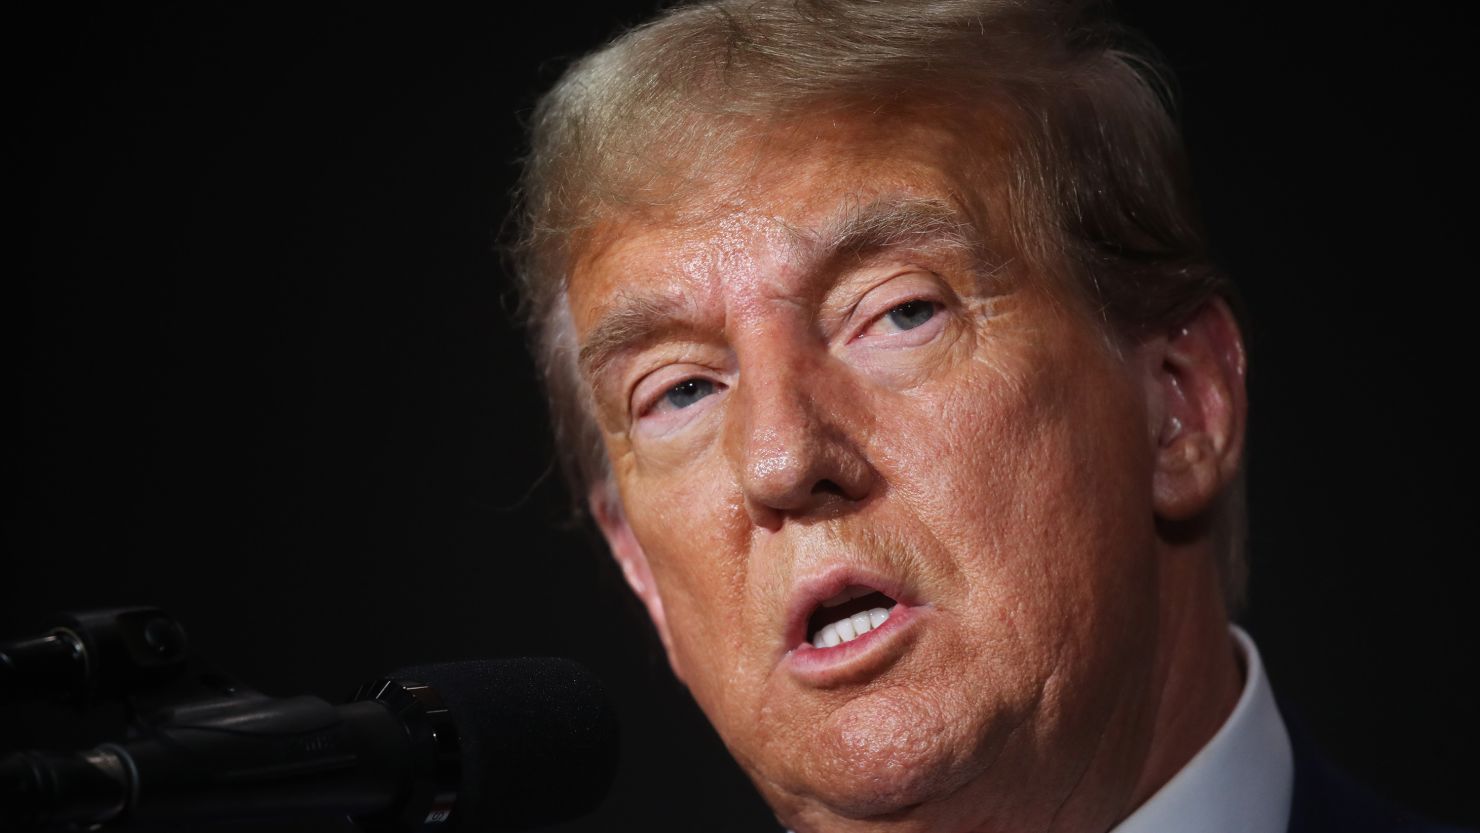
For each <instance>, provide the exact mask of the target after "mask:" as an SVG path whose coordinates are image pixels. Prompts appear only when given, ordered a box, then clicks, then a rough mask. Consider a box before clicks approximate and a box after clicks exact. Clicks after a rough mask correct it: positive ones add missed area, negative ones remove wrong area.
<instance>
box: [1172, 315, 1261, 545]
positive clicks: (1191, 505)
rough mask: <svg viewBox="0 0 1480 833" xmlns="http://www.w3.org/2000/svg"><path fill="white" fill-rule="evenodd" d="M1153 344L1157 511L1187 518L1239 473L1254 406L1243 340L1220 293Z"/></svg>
mask: <svg viewBox="0 0 1480 833" xmlns="http://www.w3.org/2000/svg"><path fill="white" fill-rule="evenodd" d="M1155 344H1156V347H1155V350H1156V353H1155V354H1154V355H1153V356H1151V357H1150V358H1151V363H1152V365H1153V367H1152V368H1151V375H1152V380H1151V385H1152V386H1153V389H1152V391H1151V397H1152V398H1151V401H1152V402H1153V407H1152V412H1153V415H1154V418H1156V419H1157V420H1158V422H1159V424H1158V425H1157V426H1155V430H1154V431H1153V434H1152V436H1153V437H1154V438H1155V443H1156V449H1155V454H1156V460H1155V475H1154V481H1153V484H1152V490H1153V501H1154V504H1155V508H1156V513H1157V515H1158V516H1159V517H1162V518H1164V519H1166V520H1171V521H1183V520H1189V519H1191V518H1194V517H1196V516H1198V515H1199V514H1201V513H1202V512H1204V511H1206V510H1207V509H1208V508H1209V507H1210V506H1212V504H1213V502H1214V501H1215V500H1216V499H1217V497H1218V496H1219V494H1221V493H1222V491H1223V490H1224V488H1226V487H1227V485H1228V483H1229V482H1230V481H1232V480H1233V478H1234V477H1235V476H1236V475H1237V474H1238V470H1239V465H1240V461H1241V459H1242V456H1243V441H1244V426H1245V420H1246V418H1247V410H1248V404H1247V394H1246V392H1245V387H1244V377H1245V374H1246V370H1247V364H1246V358H1245V355H1244V344H1243V339H1242V338H1241V337H1240V335H1239V328H1238V323H1237V322H1236V321H1235V320H1234V317H1233V312H1232V311H1231V310H1230V309H1229V308H1228V304H1227V303H1226V302H1224V301H1223V300H1222V299H1214V300H1212V301H1209V302H1208V303H1206V304H1204V305H1203V306H1202V307H1201V308H1200V309H1199V310H1198V311H1197V312H1196V313H1195V314H1194V315H1193V316H1192V317H1191V318H1189V319H1188V320H1186V321H1185V322H1183V323H1182V324H1181V325H1179V326H1178V327H1177V328H1176V329H1175V330H1174V331H1172V332H1170V333H1168V334H1166V336H1164V337H1163V338H1162V339H1158V340H1157V341H1156V342H1155Z"/></svg>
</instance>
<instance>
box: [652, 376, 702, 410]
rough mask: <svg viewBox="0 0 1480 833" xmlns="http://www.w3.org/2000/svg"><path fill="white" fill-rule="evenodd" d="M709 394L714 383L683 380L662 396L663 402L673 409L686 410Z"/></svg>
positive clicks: (700, 380) (699, 380)
mask: <svg viewBox="0 0 1480 833" xmlns="http://www.w3.org/2000/svg"><path fill="white" fill-rule="evenodd" d="M711 393H714V383H713V382H711V381H709V380H708V379H685V380H683V381H682V382H679V383H678V384H676V385H674V386H673V387H671V388H669V389H668V392H667V393H664V394H663V402H664V403H666V404H668V405H670V406H672V407H674V408H687V407H689V406H690V405H692V404H694V403H695V402H698V401H699V400H700V399H703V398H704V397H706V396H708V395H710V394H711Z"/></svg>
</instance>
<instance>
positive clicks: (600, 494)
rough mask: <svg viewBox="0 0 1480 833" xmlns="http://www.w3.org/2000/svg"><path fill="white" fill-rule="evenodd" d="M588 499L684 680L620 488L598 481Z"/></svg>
mask: <svg viewBox="0 0 1480 833" xmlns="http://www.w3.org/2000/svg"><path fill="white" fill-rule="evenodd" d="M586 500H587V505H588V506H590V507H591V514H592V516H593V517H594V518H595V519H596V525H597V527H599V528H600V529H601V535H602V537H604V538H605V539H606V543H607V546H608V547H610V548H611V551H612V556H613V557H614V558H616V560H617V565H618V566H620V567H621V568H622V577H623V578H625V579H626V580H627V586H628V587H631V588H632V592H634V593H636V594H637V598H638V599H640V600H641V601H642V604H643V606H644V607H646V608H647V612H648V617H649V618H650V619H652V621H653V626H654V627H656V628H657V629H658V638H659V639H660V640H662V642H663V650H664V652H665V653H667V655H668V664H669V665H670V666H671V667H672V668H673V673H674V674H675V675H676V676H677V677H678V679H679V680H683V678H684V676H683V669H682V668H681V667H680V666H679V662H678V656H677V655H676V654H675V653H674V652H673V641H672V639H670V638H669V631H668V617H667V616H666V615H665V614H664V612H663V597H662V596H660V595H658V587H657V585H656V584H655V583H654V582H653V573H652V569H651V568H650V567H649V566H648V560H647V553H645V552H644V551H643V549H642V544H641V543H639V542H638V540H637V535H636V534H635V533H634V532H633V531H632V526H631V524H629V523H628V522H627V515H626V513H625V512H624V511H623V510H622V502H621V499H620V498H619V497H617V494H616V488H615V487H614V486H612V485H610V484H608V483H601V484H598V485H596V486H593V487H592V488H591V490H590V492H589V493H588V494H587V496H586Z"/></svg>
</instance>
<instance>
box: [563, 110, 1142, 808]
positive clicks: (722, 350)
mask: <svg viewBox="0 0 1480 833" xmlns="http://www.w3.org/2000/svg"><path fill="white" fill-rule="evenodd" d="M813 128H816V129H813ZM759 147H760V146H759V145H756V146H753V147H751V148H750V149H749V150H750V152H751V153H753V154H756V155H753V156H746V157H743V158H741V157H739V156H738V155H737V157H736V158H737V169H743V170H745V171H747V173H746V174H745V175H744V177H743V178H742V179H741V180H738V181H734V180H732V181H727V182H724V183H719V182H716V183H715V184H714V185H713V187H710V188H707V189H701V192H700V193H694V192H690V193H688V194H687V195H686V199H685V200H684V201H683V205H682V211H679V210H675V211H673V212H669V213H667V214H662V215H658V214H654V213H653V212H649V213H648V214H645V215H643V216H633V217H628V218H625V219H623V220H622V221H620V222H613V223H609V224H608V225H607V226H605V227H604V228H603V229H601V232H602V237H601V240H602V241H603V242H602V243H601V244H600V245H597V246H591V247H588V250H587V251H586V252H585V253H584V256H583V257H582V258H581V259H580V261H579V263H578V266H577V269H576V270H575V274H574V276H573V278H572V282H571V287H570V291H569V295H568V299H569V302H570V308H571V312H572V316H573V319H574V323H575V328H576V332H577V337H578V339H579V340H580V343H581V344H582V345H583V347H584V348H585V355H584V358H585V360H586V362H587V370H588V374H589V378H590V380H591V382H592V386H593V390H594V395H595V401H596V409H597V412H598V417H599V421H600V423H601V425H602V428H603V432H604V435H605V438H606V444H607V450H608V453H609V455H610V459H611V467H612V472H613V478H614V484H615V486H616V489H617V491H618V493H619V495H620V499H621V511H620V513H615V512H612V511H610V510H608V511H606V512H605V513H603V516H602V519H601V520H602V525H603V528H604V530H605V531H606V533H607V535H608V538H609V540H610V541H611V543H612V545H613V549H614V550H615V551H616V553H617V555H618V557H619V558H620V559H621V560H622V561H623V564H624V567H625V568H626V569H627V571H628V575H629V577H631V578H633V580H634V584H635V585H636V586H637V589H638V592H639V594H640V595H642V596H643V598H644V600H645V601H646V602H647V603H648V606H649V609H650V611H651V612H652V613H653V615H654V618H655V620H656V622H657V624H658V627H659V629H660V631H661V632H662V634H663V636H664V638H665V643H666V644H667V646H668V649H669V653H670V658H671V661H672V663H673V665H674V668H675V671H676V672H677V673H678V674H679V676H680V677H681V678H682V679H683V680H684V682H685V683H686V684H687V685H688V686H689V688H690V690H691V691H692V692H693V694H694V696H695V698H696V699H697V700H698V702H699V704H700V706H701V707H702V708H703V709H704V711H705V713H706V714H707V715H708V716H709V718H710V719H711V720H712V721H713V722H714V724H715V726H716V727H717V729H718V730H719V733H720V734H721V736H722V737H723V738H724V740H725V741H726V743H727V744H728V746H729V748H730V749H731V751H732V752H733V754H734V755H735V756H736V758H737V759H738V760H739V762H740V763H741V765H742V766H743V767H744V768H745V769H746V770H747V772H749V773H750V774H751V776H752V778H753V779H754V780H755V782H756V784H757V785H758V787H759V788H760V789H761V790H762V792H763V793H765V795H766V797H767V799H768V800H769V801H770V802H771V804H772V806H773V807H775V808H776V809H777V810H778V813H779V814H780V815H781V817H782V819H783V820H784V821H786V822H787V823H788V824H791V825H794V826H797V827H801V828H807V827H814V826H818V825H822V824H824V823H832V824H840V823H841V824H842V825H843V826H847V823H848V820H869V821H870V822H871V823H875V822H880V821H886V822H891V823H895V824H897V825H898V826H900V827H902V828H910V827H920V826H922V825H926V824H930V825H940V824H945V825H948V826H967V825H975V824H981V823H987V822H990V821H991V819H993V818H1001V819H1012V820H1014V823H1015V824H1018V825H1021V824H1025V823H1026V824H1029V825H1031V824H1033V823H1034V822H1038V823H1041V824H1042V826H1045V827H1046V826H1048V823H1049V821H1050V818H1049V815H1048V814H1049V813H1051V812H1052V810H1053V807H1052V802H1053V797H1054V796H1063V795H1067V794H1068V792H1069V791H1070V790H1071V789H1072V788H1073V786H1074V782H1075V780H1076V779H1077V778H1078V777H1080V776H1082V775H1083V773H1084V772H1085V769H1086V768H1087V767H1088V766H1089V764H1090V762H1091V759H1093V758H1094V756H1096V755H1097V754H1099V755H1103V754H1107V753H1111V752H1113V753H1115V754H1129V755H1136V754H1140V753H1141V752H1142V751H1143V747H1140V746H1138V745H1137V744H1139V743H1142V742H1141V741H1138V740H1135V739H1137V738H1143V737H1144V736H1145V735H1146V734H1148V732H1147V723H1148V721H1149V711H1150V708H1149V707H1148V706H1147V703H1148V700H1150V699H1154V696H1153V695H1152V694H1151V693H1149V692H1147V691H1146V690H1144V689H1145V685H1146V683H1145V682H1144V681H1145V680H1146V679H1147V678H1148V677H1149V676H1151V675H1150V674H1149V673H1148V666H1149V664H1150V663H1151V662H1152V659H1151V655H1152V652H1153V649H1152V646H1151V643H1152V642H1153V641H1154V640H1153V638H1152V633H1153V631H1154V629H1155V627H1156V621H1155V620H1156V615H1157V614H1156V598H1155V597H1156V581H1157V570H1158V567H1157V560H1156V555H1155V553H1156V547H1155V529H1154V521H1153V515H1154V513H1153V509H1152V494H1151V492H1152V490H1151V481H1152V466H1153V456H1152V449H1153V446H1154V429H1153V427H1152V426H1151V425H1150V422H1151V420H1150V419H1149V418H1148V415H1147V414H1148V406H1147V400H1146V396H1147V394H1146V391H1145V385H1144V384H1143V381H1142V379H1143V377H1144V372H1143V369H1142V368H1141V367H1140V366H1139V364H1138V359H1137V357H1136V356H1137V354H1136V351H1135V349H1134V348H1128V349H1127V351H1126V353H1125V355H1123V356H1122V355H1120V354H1119V353H1118V352H1117V350H1116V349H1115V348H1114V347H1113V346H1111V344H1110V342H1109V340H1107V339H1106V337H1105V336H1104V335H1103V334H1102V332H1101V331H1100V330H1099V329H1098V328H1097V326H1096V324H1095V322H1094V320H1093V316H1092V315H1091V314H1090V313H1088V312H1087V311H1086V309H1085V305H1084V304H1083V303H1082V302H1081V301H1079V300H1076V299H1075V298H1074V297H1073V296H1072V293H1068V292H1066V291H1064V290H1062V289H1060V288H1057V287H1060V286H1061V285H1062V282H1061V281H1057V280H1054V279H1052V278H1050V277H1049V276H1045V275H1041V274H1034V273H1033V270H1031V269H1029V268H1028V267H1027V266H1026V265H1025V263H1026V261H1025V259H1023V258H1021V257H1018V256H1016V255H1015V254H1014V253H1013V252H1012V251H1010V250H1009V248H1008V245H1007V244H1006V243H1005V242H1004V241H1005V240H1006V237H1007V235H1005V234H1002V233H998V232H997V231H996V229H1001V228H1003V227H1004V224H1005V223H1006V222H1007V212H1006V211H1005V210H1004V208H1003V207H1002V206H1001V205H1000V204H998V203H996V202H994V200H996V199H999V197H1000V194H1001V189H997V188H994V186H993V184H992V177H991V175H990V173H989V172H988V168H989V166H986V165H975V166H968V165H967V160H969V159H971V158H972V157H971V156H970V155H969V154H968V153H967V152H966V150H965V149H964V147H963V145H962V143H960V142H958V141H957V140H956V139H954V138H953V136H952V134H951V133H950V132H947V131H940V130H933V129H930V128H927V127H924V126H921V125H919V124H914V125H900V124H884V123H874V124H869V125H863V126H858V125H854V126H847V127H839V126H837V125H836V124H831V123H829V124H826V125H824V126H822V127H817V126H816V125H808V126H804V127H802V128H797V129H796V130H794V131H792V132H790V133H787V134H786V135H784V136H771V137H769V138H768V139H767V143H766V144H765V146H764V150H758V149H757V148H759ZM757 158H759V159H762V160H764V164H760V165H753V164H750V161H751V160H754V159H757ZM973 168H975V169H973ZM701 208H702V209H703V210H702V211H700V210H699V209H701ZM864 594H873V595H864ZM852 596H861V597H862V598H860V599H850V598H849V597H852ZM840 600H843V603H842V604H837V605H835V606H825V605H824V604H823V603H824V602H825V601H826V602H829V603H832V602H838V601H840ZM880 610H883V611H887V617H888V618H887V619H884V618H883V617H881V616H880V615H879V614H878V611H880ZM871 611H873V614H872V616H870V612H871ZM858 614H862V619H860V618H859V616H858ZM845 619H846V620H847V621H848V622H849V623H850V624H855V623H856V626H855V627H854V628H853V635H854V638H853V639H852V640H851V641H845V640H846V638H847V636H848V631H847V627H848V626H843V625H838V624H836V622H837V621H841V620H845ZM865 622H866V623H867V627H868V628H869V630H867V631H865V632H862V633H859V631H862V630H863V625H864V623H865ZM829 625H833V628H832V634H828V633H827V632H826V631H827V626H829ZM839 628H842V631H841V632H840V631H839ZM814 641H815V642H816V643H818V644H816V645H814V644H812V643H813V642H814ZM834 641H836V642H837V644H832V643H833V642H834ZM829 645H831V647H828V646H829ZM1128 750H1129V751H1128ZM1133 769H1134V767H1133V766H1127V767H1126V770H1127V775H1126V777H1127V778H1130V777H1132V774H1131V770H1133ZM1038 805H1042V806H1041V807H1040V806H1038Z"/></svg>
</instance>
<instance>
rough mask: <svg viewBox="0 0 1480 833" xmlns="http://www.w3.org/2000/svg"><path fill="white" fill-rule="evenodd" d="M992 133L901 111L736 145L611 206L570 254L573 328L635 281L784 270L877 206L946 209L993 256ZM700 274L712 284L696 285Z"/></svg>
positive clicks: (813, 123)
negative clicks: (653, 194) (659, 192)
mask: <svg viewBox="0 0 1480 833" xmlns="http://www.w3.org/2000/svg"><path fill="white" fill-rule="evenodd" d="M992 135H993V131H992V130H990V129H983V127H982V126H981V125H976V126H975V127H974V129H964V126H963V125H960V124H951V123H950V122H947V121H943V120H941V119H927V118H921V117H919V116H915V115H910V114H894V115H889V114H875V115H873V116H872V117H869V118H856V117H853V118H847V119H844V118H812V119H807V120H800V121H797V122H795V123H790V124H786V125H782V126H779V127H777V128H775V129H772V130H769V131H767V132H765V133H763V134H761V135H759V136H757V137H754V138H752V139H750V140H748V141H745V142H741V143H737V144H736V145H735V146H734V147H733V149H732V150H731V151H730V152H729V153H727V154H726V155H725V156H724V157H722V158H721V160H720V161H719V163H718V164H711V165H710V166H709V167H708V168H706V169H705V170H703V171H692V172H690V174H689V176H687V177H686V178H685V179H684V181H683V182H682V183H681V184H679V185H676V186H672V187H670V188H668V189H666V191H665V193H667V194H668V195H670V198H669V199H667V200H663V201H660V202H661V204H659V205H645V206H643V207H641V208H630V207H629V208H626V209H623V210H613V211H610V212H608V213H607V214H606V215H605V217H604V218H603V219H602V220H601V221H600V222H598V223H596V224H595V226H594V228H593V229H592V231H591V232H590V233H589V234H587V235H585V238H584V241H583V243H582V245H580V246H579V247H578V248H577V251H576V256H575V257H574V258H573V268H572V270H571V276H570V284H569V296H568V297H569V300H570V302H571V309H572V314H573V317H574V319H575V323H576V325H577V330H578V331H579V332H585V330H586V329H587V327H588V326H589V325H590V323H591V322H592V321H593V320H594V319H595V318H596V317H598V316H599V315H600V313H601V311H602V310H603V309H604V308H605V307H606V306H608V305H609V304H610V302H611V301H612V300H613V299H614V298H617V297H619V296H621V295H622V294H623V293H624V292H626V291H628V290H630V289H631V288H632V287H633V286H634V285H635V284H639V283H640V284H642V285H643V286H644V287H646V288H651V289H654V290H659V291H661V290H662V288H663V287H664V286H665V285H666V286H667V287H668V288H669V289H671V290H672V291H673V292H674V293H676V294H680V295H684V296H685V299H686V300H687V301H688V302H690V303H693V304H696V305H704V304H705V303H706V299H704V298H702V297H695V296H694V295H693V293H694V292H695V291H696V290H697V291H702V290H703V288H704V287H710V288H715V281H713V280H712V278H714V277H715V276H721V277H723V278H724V282H725V283H730V284H733V283H734V282H736V281H741V280H745V279H747V278H748V277H749V278H754V279H756V280H760V279H763V278H766V277H770V278H778V277H780V276H783V275H784V274H785V272H786V270H787V265H788V262H790V261H792V260H794V256H795V255H797V254H798V253H799V252H801V251H802V250H804V249H805V248H806V246H807V245H808V243H809V242H811V241H813V240H815V239H816V237H817V236H818V235H819V234H820V233H821V232H822V231H823V230H824V229H827V228H829V227H834V228H836V227H837V226H838V225H839V223H841V222H842V221H843V220H844V219H845V218H846V217H847V216H848V215H849V214H850V212H857V211H859V210H860V209H863V208H865V207H866V206H868V205H870V204H871V203H873V202H875V201H876V200H879V199H880V198H884V197H890V198H894V199H898V200H908V199H916V200H929V201H934V202H937V203H941V204H949V205H950V206H952V207H953V208H954V209H955V210H956V212H957V213H958V214H959V215H960V217H961V218H962V219H963V220H965V221H966V222H968V223H969V224H970V225H971V226H972V227H973V228H975V229H976V230H977V231H978V233H979V234H980V235H981V236H982V237H983V239H984V241H985V242H986V243H988V244H989V245H991V247H992V248H994V249H995V248H999V246H1005V245H1006V244H1007V242H1008V241H1006V240H1004V239H1000V238H1001V237H1002V235H1000V234H995V233H993V232H994V230H997V229H1005V228H1006V227H1007V225H1008V221H1007V218H1006V216H1005V215H1004V214H1002V213H1001V211H1000V202H1001V201H1000V200H998V199H994V192H995V191H996V190H998V188H999V184H1000V183H1001V182H1002V180H1003V177H1002V176H1001V173H1002V172H1001V171H1000V170H999V168H1000V166H999V165H998V164H997V163H998V161H999V160H998V158H997V154H995V153H994V150H993V149H994V147H996V146H997V143H996V142H994V141H993V139H992ZM705 277H709V278H711V280H704V279H703V278H705Z"/></svg>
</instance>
